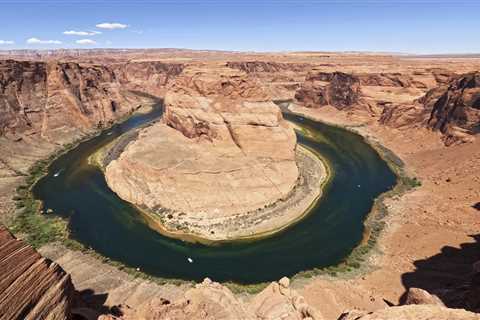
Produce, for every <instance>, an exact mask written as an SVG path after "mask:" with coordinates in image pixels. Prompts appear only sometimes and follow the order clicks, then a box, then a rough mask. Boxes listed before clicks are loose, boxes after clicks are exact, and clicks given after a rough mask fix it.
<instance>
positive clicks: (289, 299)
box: [100, 278, 322, 320]
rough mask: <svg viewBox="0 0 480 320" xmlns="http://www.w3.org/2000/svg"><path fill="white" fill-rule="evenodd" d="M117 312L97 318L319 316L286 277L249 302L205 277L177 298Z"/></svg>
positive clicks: (315, 319)
mask: <svg viewBox="0 0 480 320" xmlns="http://www.w3.org/2000/svg"><path fill="white" fill-rule="evenodd" d="M119 309H120V311H121V313H122V315H121V316H118V317H116V316H103V317H100V320H136V319H145V320H163V319H171V320H187V319H211V320H219V319H222V320H277V319H284V320H302V319H309V320H320V319H322V318H321V316H320V314H319V313H318V311H316V310H314V309H313V308H312V307H311V306H309V305H307V304H306V303H305V300H304V299H303V297H302V296H300V295H299V294H298V293H296V292H295V291H294V290H292V289H290V288H288V279H287V278H284V279H282V280H281V281H280V283H278V282H273V283H272V284H271V285H270V286H268V287H267V288H266V289H265V290H263V291H262V292H260V293H259V294H258V295H256V296H255V297H254V298H253V300H252V301H251V302H249V303H247V302H243V301H241V300H240V299H238V298H237V297H235V296H234V295H233V294H232V292H231V291H230V290H229V289H228V288H226V287H224V286H222V285H221V284H219V283H216V282H212V281H211V280H209V279H205V280H204V281H203V283H200V284H197V285H196V286H195V288H193V289H190V290H188V291H187V292H186V293H185V296H184V298H182V299H179V300H177V301H173V302H171V301H168V300H165V299H160V298H159V299H154V300H153V301H149V302H147V303H145V304H144V305H142V306H140V307H139V308H138V309H130V308H129V307H127V306H121V307H120V308H119Z"/></svg>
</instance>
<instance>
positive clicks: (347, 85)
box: [295, 72, 361, 109]
mask: <svg viewBox="0 0 480 320" xmlns="http://www.w3.org/2000/svg"><path fill="white" fill-rule="evenodd" d="M360 95H361V91H360V79H359V78H358V77H357V76H354V75H351V74H347V73H343V72H334V73H325V72H319V73H311V74H309V76H308V77H307V79H306V80H305V83H304V84H303V86H302V87H301V88H300V89H299V90H297V92H296V93H295V99H296V100H297V101H299V102H300V103H302V104H303V105H305V106H306V107H312V108H314V107H320V106H324V105H331V106H334V107H336V108H337V109H345V108H349V107H351V106H352V105H354V104H357V103H359V102H360Z"/></svg>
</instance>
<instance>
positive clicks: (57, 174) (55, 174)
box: [53, 169, 63, 178]
mask: <svg viewBox="0 0 480 320" xmlns="http://www.w3.org/2000/svg"><path fill="white" fill-rule="evenodd" d="M62 171H63V169H60V170H58V171H57V172H55V173H54V174H53V176H54V177H55V178H56V177H58V176H59V175H60V173H62Z"/></svg>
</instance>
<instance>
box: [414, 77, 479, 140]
mask: <svg viewBox="0 0 480 320" xmlns="http://www.w3.org/2000/svg"><path fill="white" fill-rule="evenodd" d="M420 102H421V103H423V105H424V106H425V108H426V109H427V110H431V114H430V118H429V119H428V121H427V123H428V126H429V127H430V128H432V129H434V130H440V131H441V132H442V133H443V134H445V135H446V137H445V139H446V142H447V144H448V143H452V142H455V141H457V140H459V139H461V138H462V137H464V136H465V134H475V133H478V131H479V129H480V128H479V126H480V72H475V73H470V74H466V75H462V76H459V77H458V78H456V79H454V80H453V81H452V82H451V83H450V84H449V85H448V87H447V88H445V89H444V88H439V89H433V90H432V91H430V92H428V93H427V94H426V95H425V97H423V98H422V99H421V101H420Z"/></svg>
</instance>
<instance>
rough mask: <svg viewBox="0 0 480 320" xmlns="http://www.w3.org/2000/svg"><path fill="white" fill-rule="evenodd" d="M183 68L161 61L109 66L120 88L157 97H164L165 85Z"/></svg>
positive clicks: (179, 65)
mask: <svg viewBox="0 0 480 320" xmlns="http://www.w3.org/2000/svg"><path fill="white" fill-rule="evenodd" d="M184 67H185V66H184V65H183V64H181V63H166V62H161V61H138V62H127V63H118V64H113V65H112V66H111V68H112V69H113V70H114V72H115V75H116V77H117V79H118V81H119V83H120V84H121V85H122V86H124V87H125V88H129V89H130V90H134V91H137V92H145V93H148V94H152V95H154V96H157V97H163V96H164V95H165V88H166V87H167V84H168V83H169V82H170V81H173V80H174V79H175V77H176V76H178V75H179V74H181V73H182V71H183V69H184Z"/></svg>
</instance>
